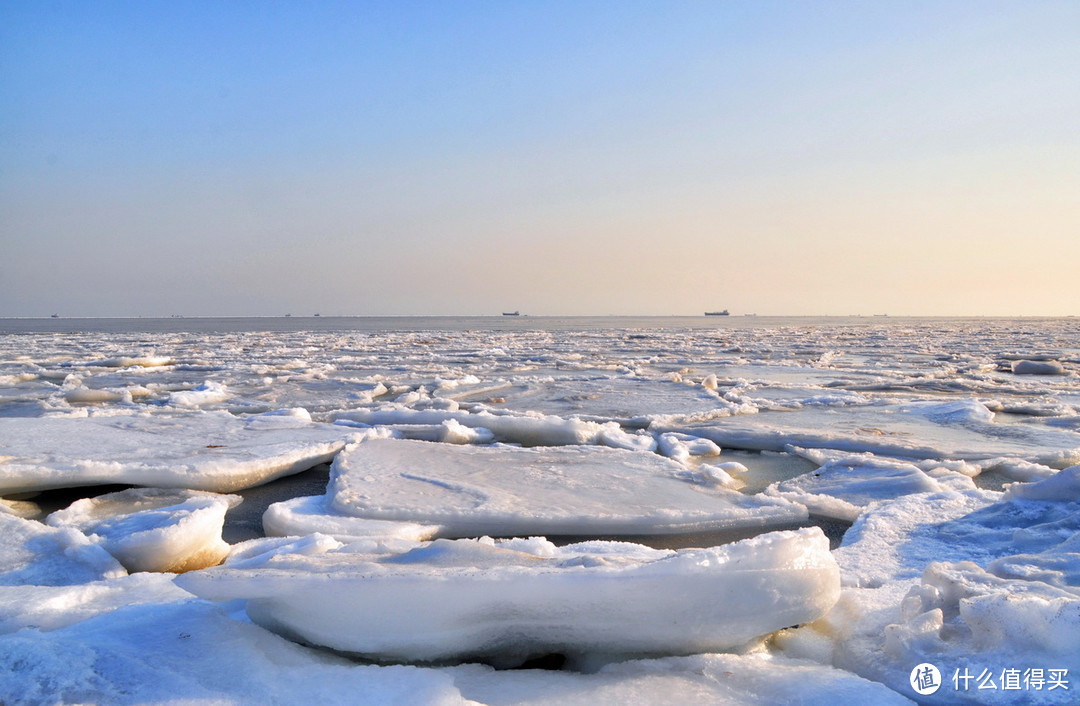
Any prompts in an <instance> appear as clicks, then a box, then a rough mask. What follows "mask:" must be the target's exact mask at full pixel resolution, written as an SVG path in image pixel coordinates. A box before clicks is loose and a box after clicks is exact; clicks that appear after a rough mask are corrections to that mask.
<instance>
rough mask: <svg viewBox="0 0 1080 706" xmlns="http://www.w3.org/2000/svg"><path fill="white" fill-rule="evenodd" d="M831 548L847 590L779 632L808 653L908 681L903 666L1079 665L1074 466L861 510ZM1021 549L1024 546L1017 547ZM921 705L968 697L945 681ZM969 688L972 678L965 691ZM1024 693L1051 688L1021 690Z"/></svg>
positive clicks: (1077, 476)
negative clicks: (831, 604) (799, 624)
mask: <svg viewBox="0 0 1080 706" xmlns="http://www.w3.org/2000/svg"><path fill="white" fill-rule="evenodd" d="M844 540H845V541H844V545H843V546H842V547H841V548H840V549H838V550H836V551H835V552H834V556H835V557H836V559H837V561H838V563H839V564H840V566H841V571H842V576H843V581H844V584H845V586H847V588H844V589H843V591H842V592H841V596H840V599H839V601H838V603H837V605H836V607H835V608H834V609H833V610H832V611H831V612H830V614H829V615H827V616H826V617H825V618H823V619H822V620H820V621H818V622H817V623H815V624H813V625H810V626H806V627H803V628H800V629H798V630H794V631H787V632H786V633H784V634H781V635H780V636H779V637H778V640H777V644H778V645H779V646H780V648H781V649H782V650H783V651H784V652H785V653H786V654H789V655H792V656H804V657H813V658H816V659H818V660H819V661H823V662H828V663H831V664H833V665H834V666H836V667H840V668H843V669H848V670H851V671H854V672H856V673H858V674H861V675H862V676H865V677H867V678H870V679H874V680H877V681H881V682H883V683H886V684H888V685H889V686H891V687H893V688H894V689H897V690H899V691H902V692H903V691H904V690H905V689H906V688H907V686H906V685H907V679H908V676H909V674H910V671H911V669H912V667H913V666H914V665H916V664H919V663H922V662H929V663H931V664H935V665H937V666H939V668H941V669H942V673H943V676H944V677H945V679H946V680H947V682H948V681H951V678H952V676H953V675H956V674H971V676H973V677H978V676H979V674H980V673H981V672H982V670H983V669H985V668H987V667H994V668H995V669H994V674H993V675H992V676H993V680H994V681H995V682H996V683H997V684H998V687H997V690H996V691H990V690H978V692H977V696H978V697H979V699H978V702H980V703H986V702H990V703H995V702H996V703H1008V702H1011V698H1012V697H1014V696H1016V695H1015V694H1009V693H1008V692H1006V691H1005V690H1003V689H1001V679H1002V678H1003V672H1002V670H1003V669H1004V668H1007V667H1016V668H1019V669H1021V670H1022V669H1024V668H1027V667H1038V668H1051V667H1053V668H1060V669H1066V670H1068V672H1069V674H1071V675H1073V678H1074V677H1075V674H1076V673H1077V670H1080V466H1077V467H1073V468H1069V469H1066V470H1064V471H1061V472H1060V473H1058V474H1057V475H1055V476H1051V477H1050V478H1047V479H1044V480H1041V481H1038V482H1034V483H1018V484H1014V485H1012V486H1010V487H1009V488H1008V489H1007V490H1006V491H1005V492H1004V493H991V492H988V491H967V492H964V493H938V494H929V495H923V496H907V497H904V498H900V499H897V500H893V501H885V502H881V503H879V504H878V505H876V506H874V507H872V508H871V509H870V510H869V511H867V512H866V513H865V514H864V515H863V516H862V517H861V518H860V519H859V520H858V521H857V522H856V523H855V525H854V526H853V528H852V530H851V531H849V533H848V534H847V535H845V538H844ZM1018 550H1020V551H1021V552H1022V553H1019V554H1018V553H1017V551H1018ZM946 686H947V687H948V688H945V689H942V691H941V692H939V693H938V694H937V695H935V696H933V697H926V698H925V700H926V701H927V702H929V703H950V702H952V701H956V700H963V699H965V698H974V697H972V695H971V694H970V693H968V694H966V695H965V694H964V693H963V690H961V691H959V692H958V691H957V690H956V685H955V684H953V683H947V684H946ZM974 689H975V686H974V685H973V686H972V690H974ZM1023 695H1024V698H1025V699H1026V700H1027V702H1030V703H1061V702H1062V701H1061V700H1060V694H1053V693H1051V692H1049V691H1045V692H1036V691H1026V690H1025V691H1024V692H1023Z"/></svg>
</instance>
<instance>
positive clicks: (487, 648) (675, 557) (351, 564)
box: [177, 528, 839, 664]
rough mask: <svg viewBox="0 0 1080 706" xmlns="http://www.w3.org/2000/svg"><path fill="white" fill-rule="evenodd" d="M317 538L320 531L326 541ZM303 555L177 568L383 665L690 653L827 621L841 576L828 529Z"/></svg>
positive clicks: (450, 543)
mask: <svg viewBox="0 0 1080 706" xmlns="http://www.w3.org/2000/svg"><path fill="white" fill-rule="evenodd" d="M317 537H318V535H315V536H314V537H313V538H312V539H315V538H317ZM301 545H302V548H301V551H298V552H290V551H288V549H289V545H286V546H284V547H281V548H279V550H278V551H277V552H274V553H270V554H259V555H256V556H254V557H252V558H247V559H243V560H238V561H234V562H230V563H229V564H226V565H225V566H223V567H218V568H215V569H208V570H205V571H200V572H192V573H189V574H185V575H183V576H181V577H178V578H177V582H178V583H179V585H180V586H181V587H183V588H185V589H187V590H189V591H191V592H193V593H195V594H196V595H199V596H202V597H205V598H209V599H211V600H217V601H229V600H233V599H236V598H245V599H248V603H247V612H248V614H249V615H250V616H251V618H252V619H253V620H254V621H255V622H257V623H259V624H261V625H264V626H266V627H268V628H270V629H272V630H274V631H276V632H279V633H281V634H284V635H288V636H291V637H293V638H295V639H299V640H302V641H304V642H308V643H312V644H317V645H324V646H328V647H332V648H334V649H336V650H341V651H346V652H353V653H358V654H361V655H364V656H367V657H370V658H373V659H379V660H385V661H421V662H426V661H438V660H446V659H452V658H453V659H460V658H463V657H474V658H475V657H485V658H488V659H492V660H497V661H499V662H502V663H511V664H512V663H515V662H521V661H524V660H526V659H528V658H530V657H536V656H542V655H545V654H548V653H559V654H564V655H572V656H582V655H630V654H690V653H694V652H707V651H715V650H726V649H732V648H736V647H739V646H742V645H745V644H747V643H749V642H750V641H752V640H754V639H755V638H758V637H760V636H762V635H764V634H767V633H770V632H773V631H775V630H777V629H780V628H783V627H787V626H790V625H795V624H799V623H802V622H807V621H810V620H813V619H815V618H817V617H820V616H821V615H823V614H824V613H825V612H827V611H828V609H829V608H831V607H832V604H833V603H834V602H835V600H836V596H837V593H838V591H839V574H838V571H837V568H836V564H835V562H834V560H833V559H832V556H831V555H830V554H829V550H828V540H827V539H826V538H825V536H824V535H823V534H822V533H821V530H819V529H817V528H810V529H805V530H798V531H791V532H775V533H769V534H765V535H761V536H759V537H756V538H753V539H748V540H743V541H741V542H737V543H735V544H730V545H727V546H723V547H713V548H710V549H686V550H680V551H677V552H676V551H662V550H654V549H649V548H647V547H644V546H641V545H635V544H625V543H617V542H588V543H582V544H575V545H568V546H565V547H556V546H555V545H554V544H551V543H550V542H548V541H545V540H543V539H540V538H534V539H528V540H521V539H518V540H506V541H501V542H496V541H493V540H483V539H482V540H436V541H435V542H433V543H430V544H424V545H419V546H416V548H414V549H411V550H409V551H405V552H402V553H392V554H383V553H371V552H370V547H368V546H367V545H363V546H362V549H367V551H357V550H356V549H357V547H358V545H341V544H339V543H336V542H333V543H328V542H323V543H322V547H325V551H322V552H313V551H312V550H311V547H312V541H311V540H307V541H306V542H305V541H303V540H301Z"/></svg>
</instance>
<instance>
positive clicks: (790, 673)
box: [444, 652, 912, 706]
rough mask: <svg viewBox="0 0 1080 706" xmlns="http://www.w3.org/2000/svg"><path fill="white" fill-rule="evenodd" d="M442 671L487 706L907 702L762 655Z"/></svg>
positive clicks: (823, 670)
mask: <svg viewBox="0 0 1080 706" xmlns="http://www.w3.org/2000/svg"><path fill="white" fill-rule="evenodd" d="M444 671H445V672H446V673H448V674H450V675H452V676H453V678H454V684H455V686H457V688H458V689H460V690H461V694H462V696H464V697H466V698H468V699H470V700H471V701H475V702H477V703H483V704H488V705H489V706H511V705H512V704H513V705H515V706H595V704H657V705H658V706H659V705H660V704H723V705H727V706H736V705H740V706H752V705H754V704H804V705H810V704H823V703H833V702H846V701H852V702H856V703H867V704H874V705H875V706H878V705H879V704H880V705H882V706H886V705H891V704H897V705H899V704H910V703H912V702H911V701H909V700H908V699H906V698H904V697H903V696H901V695H900V694H897V693H896V692H894V691H892V690H891V689H889V688H887V687H885V686H883V685H881V684H876V683H874V682H871V681H868V680H866V679H862V678H860V677H857V676H855V675H854V674H851V673H850V672H844V671H841V670H839V669H834V668H832V667H827V666H823V665H821V664H817V663H815V662H811V661H809V660H797V659H788V658H784V657H778V656H773V655H770V654H768V653H765V652H753V653H750V654H746V655H735V654H706V655H694V656H691V657H667V658H664V659H651V660H631V661H627V662H620V663H617V664H609V665H606V666H604V667H603V668H602V669H600V670H599V671H598V672H596V673H592V674H582V673H576V672H570V671H543V670H535V669H530V670H494V669H492V668H491V667H488V666H485V665H479V664H469V665H462V666H458V667H451V668H448V669H445V670H444Z"/></svg>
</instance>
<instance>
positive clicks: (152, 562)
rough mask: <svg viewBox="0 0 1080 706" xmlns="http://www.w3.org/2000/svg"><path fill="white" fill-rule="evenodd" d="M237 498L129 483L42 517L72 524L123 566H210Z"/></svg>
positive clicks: (222, 547)
mask: <svg viewBox="0 0 1080 706" xmlns="http://www.w3.org/2000/svg"><path fill="white" fill-rule="evenodd" d="M240 501H241V498H240V496H238V495H218V494H216V493H207V492H200V491H192V490H184V489H162V488H129V489H128V490H122V491H120V492H117V493H106V494H105V495H99V496H97V497H95V498H84V499H82V500H77V501H75V502H74V503H72V504H71V505H70V506H69V507H67V508H66V509H64V510H59V511H57V512H54V513H52V514H51V515H49V517H48V518H47V519H46V521H47V522H48V523H49V524H50V525H52V526H53V527H75V528H77V529H78V530H80V531H81V532H83V533H84V534H85V535H87V536H88V537H89V538H90V540H91V541H94V542H97V543H99V544H100V545H101V546H102V547H104V548H105V549H106V550H107V551H108V552H109V553H110V554H112V555H113V556H114V557H116V558H117V560H119V561H120V563H121V564H123V565H124V567H125V568H126V569H127V570H128V571H172V572H182V571H190V570H192V569H202V568H205V567H207V566H214V565H216V564H219V563H221V561H222V560H223V559H224V558H225V557H226V556H227V555H228V553H229V545H228V544H226V543H225V542H224V541H222V539H221V527H222V525H223V523H224V522H225V513H226V512H227V511H228V510H229V508H231V507H235V506H236V505H238V504H240Z"/></svg>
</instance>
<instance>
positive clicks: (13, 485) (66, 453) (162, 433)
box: [0, 412, 365, 494]
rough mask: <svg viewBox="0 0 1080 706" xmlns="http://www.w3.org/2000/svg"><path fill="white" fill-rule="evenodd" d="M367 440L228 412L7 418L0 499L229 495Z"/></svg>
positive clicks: (0, 424) (286, 419) (0, 421)
mask: <svg viewBox="0 0 1080 706" xmlns="http://www.w3.org/2000/svg"><path fill="white" fill-rule="evenodd" d="M364 437H365V433H364V432H361V431H357V430H355V429H348V428H345V427H341V426H336V425H328V424H317V423H313V422H311V421H309V420H303V419H298V418H297V417H295V416H255V417H249V418H247V419H241V418H238V417H235V416H233V415H231V414H228V413H227V412H199V413H195V414H180V415H168V414H124V415H115V416H101V417H99V416H92V417H81V418H80V417H44V418H22V417H17V418H0V454H3V455H0V493H5V494H8V493H19V492H26V491H31V490H45V489H49V488H63V487H70V486H83V485H100V484H105V483H127V484H133V485H147V486H159V487H167V488H191V489H197V490H210V491H215V492H228V491H232V490H237V489H240V488H246V487H250V486H253V485H258V484H259V483H264V482H266V481H268V480H271V479H273V478H277V477H279V476H282V475H286V474H289V473H295V472H297V471H302V470H304V469H306V468H310V467H312V466H314V465H316V464H318V463H323V462H325V461H329V460H330V459H331V458H333V456H334V455H335V454H336V453H337V452H338V451H340V450H341V449H342V448H343V447H344V446H345V444H346V443H348V442H350V441H356V440H359V439H362V438H364Z"/></svg>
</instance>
